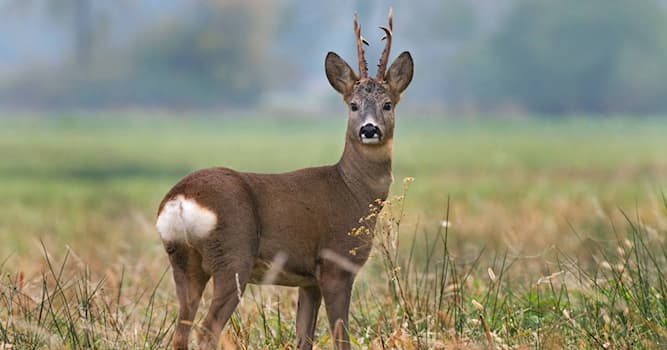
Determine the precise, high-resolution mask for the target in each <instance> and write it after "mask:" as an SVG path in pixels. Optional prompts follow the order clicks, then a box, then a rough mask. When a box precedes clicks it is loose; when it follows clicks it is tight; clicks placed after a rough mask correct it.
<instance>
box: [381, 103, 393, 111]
mask: <svg viewBox="0 0 667 350" xmlns="http://www.w3.org/2000/svg"><path fill="white" fill-rule="evenodd" d="M382 109H384V110H385V111H391V102H385V103H384V105H383V106H382Z"/></svg>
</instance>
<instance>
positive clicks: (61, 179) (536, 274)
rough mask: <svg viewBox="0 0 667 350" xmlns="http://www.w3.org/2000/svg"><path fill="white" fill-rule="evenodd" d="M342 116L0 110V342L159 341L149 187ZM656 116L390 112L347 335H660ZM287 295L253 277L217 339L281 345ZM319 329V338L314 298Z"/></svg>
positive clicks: (158, 253) (665, 319)
mask: <svg viewBox="0 0 667 350" xmlns="http://www.w3.org/2000/svg"><path fill="white" fill-rule="evenodd" d="M399 114H400V113H399ZM344 127H345V120H344V118H343V117H342V115H341V116H332V117H330V118H328V119H317V120H314V119H307V118H297V117H293V118H289V117H288V118H284V117H283V118H278V117H276V118H271V119H257V118H255V117H253V116H251V115H229V116H223V117H218V116H215V115H197V116H188V117H183V116H177V115H175V114H167V115H165V114H149V113H146V114H141V113H127V114H113V113H106V114H100V115H85V114H82V113H79V114H64V115H54V116H35V115H16V116H5V115H3V116H1V117H0V159H1V160H2V161H1V162H0V207H1V208H2V210H0V271H1V272H2V275H1V277H0V349H2V350H4V349H10V348H12V349H42V348H44V349H88V348H95V349H121V348H131V349H135V348H136V349H157V348H164V347H166V346H167V345H168V344H169V341H170V338H171V334H172V330H173V325H174V322H175V317H176V310H177V302H176V297H175V292H174V288H173V285H172V281H171V275H170V271H169V269H168V263H167V258H166V254H165V253H164V251H163V248H162V246H161V244H160V242H159V239H158V236H157V233H156V232H155V230H154V227H153V223H154V216H155V211H156V208H157V204H158V203H159V201H160V200H161V198H162V196H163V195H164V193H165V192H166V191H167V190H168V189H169V188H170V186H171V185H173V184H174V183H175V182H176V181H177V180H178V179H179V178H180V177H182V176H183V175H185V174H187V173H188V172H190V171H192V170H194V169H197V168H201V167H207V166H213V165H224V166H229V167H233V168H235V169H238V170H248V171H256V172H281V171H288V170H292V169H296V168H301V167H305V166H312V165H320V164H328V163H333V162H335V161H337V160H338V157H339V156H340V153H341V150H342V144H343V132H344ZM666 135H667V119H664V118H662V119H657V118H656V119H633V118H627V117H626V118H621V117H619V118H610V119H599V118H597V119H596V118H583V117H579V118H577V117H572V118H566V119H563V120H540V119H530V118H529V119H508V120H487V119H483V118H480V119H471V120H450V119H419V118H410V116H404V115H402V114H401V115H399V120H398V125H397V135H396V140H395V154H394V176H395V179H396V181H395V184H394V187H393V190H392V193H393V194H394V198H393V199H392V200H391V203H390V206H389V207H390V208H389V209H388V210H387V213H386V215H387V217H388V219H389V222H390V224H391V225H390V226H389V227H390V228H387V227H384V228H382V229H380V230H379V232H378V233H377V234H378V239H377V245H378V247H377V249H376V250H375V254H374V255H373V257H372V258H371V260H370V261H369V263H368V264H367V265H366V266H365V268H364V270H363V271H362V273H361V276H360V277H359V278H358V279H357V283H356V285H355V293H354V298H353V306H352V316H351V319H352V322H351V325H350V327H351V330H350V331H351V334H352V335H353V338H354V339H353V340H354V342H355V344H356V345H355V347H356V348H362V349H363V348H367V349H392V348H396V349H427V348H428V349H439V348H456V347H461V348H469V347H471V348H489V347H490V348H503V349H504V348H526V349H529V348H546V349H561V348H584V349H588V348H612V349H617V348H633V349H635V348H648V349H659V348H664V347H665V346H666V345H665V343H666V342H667V280H666V279H665V272H666V271H667V247H666V245H665V244H666V243H665V237H666V235H667V201H666V200H665V194H664V193H665V192H667V137H666ZM405 177H413V178H415V181H414V182H412V183H410V184H409V189H408V190H407V192H406V193H404V189H405V186H407V185H406V184H405V183H404V181H402V179H403V178H405ZM403 194H404V195H405V196H404V197H403V199H401V197H398V196H401V195H403ZM391 208H393V210H392V209H391ZM401 212H402V213H403V215H402V216H401V214H400V213H401ZM445 223H446V224H445ZM208 302H209V299H208V294H207V295H206V296H205V299H204V304H203V307H206V306H207V305H208ZM295 303H296V294H295V290H291V289H288V288H279V287H263V288H256V287H253V288H250V289H249V290H247V291H246V294H245V296H244V300H243V303H242V306H241V307H240V308H239V311H238V312H237V314H236V315H235V316H234V317H233V320H232V322H231V323H230V324H229V325H228V326H227V328H226V333H225V335H224V336H223V337H222V339H221V342H222V343H223V344H226V345H225V346H226V348H239V349H283V348H284V349H289V348H290V347H291V346H292V343H293V339H294V329H293V321H294V316H295V311H294V307H295ZM202 315H203V312H202V311H201V310H200V313H199V317H198V319H200V318H201V317H202ZM317 334H318V336H319V338H318V340H319V348H322V349H328V348H330V345H329V344H330V343H329V333H328V331H327V327H326V322H325V317H324V310H323V309H322V310H321V313H320V321H319V323H318V331H317Z"/></svg>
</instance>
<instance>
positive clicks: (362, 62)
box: [354, 12, 368, 80]
mask: <svg viewBox="0 0 667 350" xmlns="http://www.w3.org/2000/svg"><path fill="white" fill-rule="evenodd" d="M354 35H356V36H357V56H358V59H359V79H360V80H361V79H364V78H367V77H368V64H367V63H366V57H365V56H364V44H366V45H368V41H366V39H364V38H363V37H362V36H361V27H360V26H359V21H358V20H357V13H356V12H355V13H354Z"/></svg>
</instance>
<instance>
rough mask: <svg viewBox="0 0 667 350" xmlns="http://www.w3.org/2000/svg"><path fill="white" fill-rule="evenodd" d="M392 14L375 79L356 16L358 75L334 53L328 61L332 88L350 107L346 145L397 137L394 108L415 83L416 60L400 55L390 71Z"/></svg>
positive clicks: (371, 143)
mask: <svg viewBox="0 0 667 350" xmlns="http://www.w3.org/2000/svg"><path fill="white" fill-rule="evenodd" d="M392 22H393V20H392V11H391V9H390V10H389V23H388V26H386V27H384V26H381V27H380V29H381V30H382V31H384V33H385V36H384V38H383V40H385V41H386V44H385V47H384V50H383V52H382V55H381V57H380V63H379V64H378V70H377V74H376V76H375V77H369V76H368V67H367V65H366V58H365V57H364V47H363V45H364V44H365V45H368V42H367V41H366V40H365V39H364V38H363V37H362V36H361V27H360V26H359V22H358V20H357V14H355V15H354V33H355V35H356V39H357V40H356V41H357V56H358V61H359V75H357V74H356V73H355V72H354V70H352V68H351V67H350V65H348V64H347V62H345V60H343V59H342V58H341V57H340V56H338V55H337V54H336V53H334V52H329V53H328V54H327V57H326V59H325V71H326V75H327V79H328V80H329V83H330V84H331V86H332V87H333V88H334V89H335V90H336V91H338V92H339V93H340V94H341V95H342V96H343V100H344V101H345V103H346V104H347V108H348V128H347V142H352V143H356V144H361V145H364V146H366V147H378V146H382V145H385V144H387V143H389V142H390V141H391V140H392V138H393V135H394V109H395V107H396V105H397V104H398V101H399V100H400V98H401V94H402V93H403V91H404V90H405V89H406V88H407V87H408V85H409V84H410V81H412V74H413V66H414V64H413V61H412V56H410V53H409V52H407V51H404V52H403V53H401V54H400V55H399V56H398V57H397V58H396V60H394V62H393V63H392V64H391V66H390V67H389V69H388V70H387V63H388V61H389V53H390V50H391V39H392V29H393V23H392Z"/></svg>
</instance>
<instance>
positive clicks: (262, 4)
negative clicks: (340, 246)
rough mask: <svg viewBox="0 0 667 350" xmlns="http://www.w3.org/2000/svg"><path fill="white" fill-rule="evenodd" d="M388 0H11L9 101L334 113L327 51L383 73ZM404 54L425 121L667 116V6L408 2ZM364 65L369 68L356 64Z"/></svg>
mask: <svg viewBox="0 0 667 350" xmlns="http://www.w3.org/2000/svg"><path fill="white" fill-rule="evenodd" d="M389 5H390V4H389V3H388V2H386V1H380V0H369V1H352V0H343V1H336V2H335V3H334V2H330V3H315V2H311V1H296V0H280V1H263V0H246V1H241V0H227V1H224V0H199V1H190V0H142V1H139V0H117V1H105V0H0V108H2V109H4V110H7V109H23V108H26V109H31V110H32V109H36V110H39V109H44V110H50V111H52V110H71V109H79V108H85V109H117V108H156V107H157V108H165V109H179V110H181V109H197V110H201V109H221V108H222V109H226V108H232V109H256V108H261V109H274V110H278V109H279V110H288V111H307V112H312V111H315V112H317V111H319V110H323V109H326V108H329V107H330V106H332V105H334V104H339V103H340V102H339V98H338V96H337V95H336V94H334V93H332V90H331V89H330V87H329V86H328V84H327V82H326V79H325V78H324V72H323V60H324V56H325V54H326V52H327V51H330V50H331V51H336V52H338V53H339V54H341V55H342V56H343V57H344V58H346V60H347V61H348V62H352V65H354V62H355V51H354V50H355V47H354V36H353V32H352V13H353V12H354V11H355V10H356V11H358V12H359V14H360V21H361V25H362V28H363V34H364V36H365V37H366V38H367V39H368V40H369V41H370V43H371V46H370V48H369V49H367V55H368V62H369V66H370V68H371V71H374V68H375V63H376V62H377V58H378V56H379V53H380V51H381V48H382V43H381V41H380V37H381V32H380V31H379V30H378V29H377V26H378V25H381V24H384V23H385V21H386V13H387V9H388V7H389ZM392 5H393V8H394V13H395V41H394V46H393V48H394V52H393V55H392V58H393V57H395V56H396V55H397V54H398V53H399V52H400V51H402V50H410V51H411V52H412V54H413V56H414V58H415V61H416V73H415V78H414V82H413V84H412V86H411V88H410V89H409V91H408V94H409V96H410V98H409V99H406V100H405V104H408V105H409V106H410V110H412V111H418V112H419V113H433V114H438V113H439V112H441V111H447V112H452V113H453V114H458V115H468V114H476V113H482V112H484V113H485V114H484V115H485V116H492V115H495V114H493V113H488V112H495V113H498V112H500V113H508V112H509V113H530V114H539V115H548V116H559V115H568V114H569V115H571V114H578V113H587V114H595V115H606V114H633V115H647V114H661V113H664V112H666V111H667V88H666V87H667V64H665V61H666V58H667V1H664V0H642V1H631V0H587V1H578V0H561V1H536V0H423V1H411V2H396V3H394V4H392ZM355 68H356V67H355Z"/></svg>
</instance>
